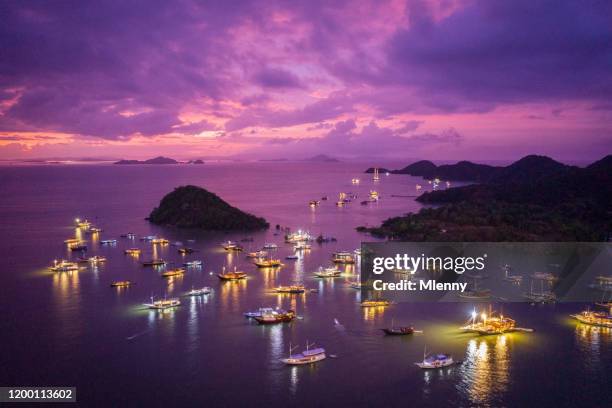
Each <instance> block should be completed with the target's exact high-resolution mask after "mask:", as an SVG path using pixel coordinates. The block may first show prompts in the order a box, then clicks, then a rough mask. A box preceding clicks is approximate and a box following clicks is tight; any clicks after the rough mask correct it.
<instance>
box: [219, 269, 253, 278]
mask: <svg viewBox="0 0 612 408" xmlns="http://www.w3.org/2000/svg"><path fill="white" fill-rule="evenodd" d="M217 276H218V277H219V279H221V280H224V281H235V280H240V279H245V278H246V277H247V274H246V273H244V272H239V271H236V270H235V269H234V271H233V272H225V267H223V272H221V273H218V274H217Z"/></svg>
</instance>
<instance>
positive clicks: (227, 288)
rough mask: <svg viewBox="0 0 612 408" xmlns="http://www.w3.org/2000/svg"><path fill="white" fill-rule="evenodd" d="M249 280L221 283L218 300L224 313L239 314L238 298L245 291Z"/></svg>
mask: <svg viewBox="0 0 612 408" xmlns="http://www.w3.org/2000/svg"><path fill="white" fill-rule="evenodd" d="M248 281H249V279H240V280H237V281H224V282H221V285H220V287H219V292H220V293H219V298H220V301H221V304H222V306H223V307H222V309H223V310H224V311H225V312H235V313H237V312H240V311H241V307H240V298H241V296H243V295H244V293H245V292H246V289H247V283H248Z"/></svg>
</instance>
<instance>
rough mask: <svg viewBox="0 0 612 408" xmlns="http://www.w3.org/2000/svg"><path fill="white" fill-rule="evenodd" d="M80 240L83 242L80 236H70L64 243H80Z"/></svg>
mask: <svg viewBox="0 0 612 408" xmlns="http://www.w3.org/2000/svg"><path fill="white" fill-rule="evenodd" d="M79 242H81V240H80V239H78V238H68V239H66V240H64V244H67V245H74V244H78V243H79Z"/></svg>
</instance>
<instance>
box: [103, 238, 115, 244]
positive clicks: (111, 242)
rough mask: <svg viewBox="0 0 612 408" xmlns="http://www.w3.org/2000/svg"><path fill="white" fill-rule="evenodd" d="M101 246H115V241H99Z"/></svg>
mask: <svg viewBox="0 0 612 408" xmlns="http://www.w3.org/2000/svg"><path fill="white" fill-rule="evenodd" d="M100 244H101V245H115V244H117V240H116V239H103V240H102V241H100Z"/></svg>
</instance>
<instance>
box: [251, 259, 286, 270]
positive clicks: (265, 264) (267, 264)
mask: <svg viewBox="0 0 612 408" xmlns="http://www.w3.org/2000/svg"><path fill="white" fill-rule="evenodd" d="M253 263H254V264H255V265H256V266H257V267H258V268H278V267H280V266H283V264H282V263H281V261H280V259H271V258H269V259H265V258H255V259H254V260H253Z"/></svg>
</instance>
